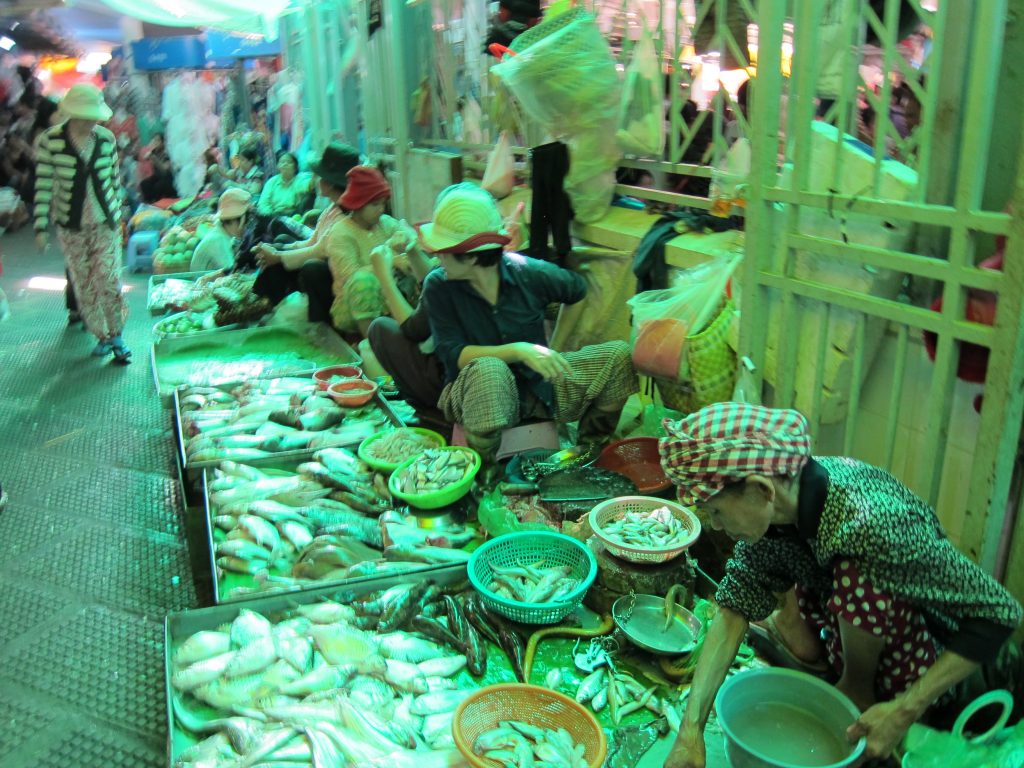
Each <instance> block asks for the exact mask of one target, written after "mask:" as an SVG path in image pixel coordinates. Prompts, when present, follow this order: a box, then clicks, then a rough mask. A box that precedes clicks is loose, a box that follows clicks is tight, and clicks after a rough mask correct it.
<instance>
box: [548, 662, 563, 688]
mask: <svg viewBox="0 0 1024 768" xmlns="http://www.w3.org/2000/svg"><path fill="white" fill-rule="evenodd" d="M544 685H546V686H547V687H548V688H550V689H551V690H553V691H557V690H558V689H559V688H561V687H562V670H560V669H558V668H557V667H555V668H554V669H550V670H548V673H547V675H545V676H544Z"/></svg>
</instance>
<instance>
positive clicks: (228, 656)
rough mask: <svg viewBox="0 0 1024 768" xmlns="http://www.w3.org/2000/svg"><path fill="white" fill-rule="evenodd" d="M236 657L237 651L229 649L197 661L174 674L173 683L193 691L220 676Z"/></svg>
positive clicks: (179, 687)
mask: <svg viewBox="0 0 1024 768" xmlns="http://www.w3.org/2000/svg"><path fill="white" fill-rule="evenodd" d="M234 658H235V651H228V652H227V653H221V654H218V655H217V656H213V657H212V658H209V659H204V660H203V661H197V662H196V663H195V664H191V665H189V666H188V667H186V668H185V669H180V670H178V671H177V672H175V673H174V674H172V675H171V685H173V686H174V687H175V688H177V689H178V690H180V691H191V690H193V689H194V688H197V687H199V686H201V685H204V684H205V683H209V682H211V681H213V680H216V679H217V678H218V677H220V676H221V675H222V674H223V673H224V670H226V669H227V668H228V664H230V663H231V660H232V659H234Z"/></svg>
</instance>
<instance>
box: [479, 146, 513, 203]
mask: <svg viewBox="0 0 1024 768" xmlns="http://www.w3.org/2000/svg"><path fill="white" fill-rule="evenodd" d="M515 185H516V159H515V155H513V154H512V142H511V141H510V140H509V138H508V132H507V131H502V132H501V135H500V136H498V143H497V144H495V145H494V149H492V150H491V153H490V154H489V155H488V156H487V166H486V167H485V168H484V178H483V181H482V182H481V183H480V186H482V187H483V188H484V189H486V190H487V191H488V192H490V193H491V194H492V195H494V197H495V198H497V199H498V200H500V199H501V198H503V197H508V196H509V194H511V192H512V189H513V187H515Z"/></svg>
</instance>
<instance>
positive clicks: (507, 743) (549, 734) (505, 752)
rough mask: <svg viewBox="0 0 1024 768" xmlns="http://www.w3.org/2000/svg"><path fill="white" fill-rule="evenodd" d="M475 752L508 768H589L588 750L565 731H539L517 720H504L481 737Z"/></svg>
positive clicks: (476, 744) (548, 729)
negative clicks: (586, 755) (586, 756)
mask: <svg viewBox="0 0 1024 768" xmlns="http://www.w3.org/2000/svg"><path fill="white" fill-rule="evenodd" d="M473 752H475V753H476V754H477V755H480V756H481V757H487V758H490V759H491V760H497V761H498V762H499V763H501V764H502V765H503V766H504V767H505V768H587V767H588V766H589V765H590V764H589V763H588V762H587V760H586V758H585V756H584V755H585V754H586V748H585V747H584V746H583V745H582V744H577V743H575V742H574V741H573V738H572V736H571V735H570V734H569V732H568V731H567V730H565V729H564V728H559V729H558V730H552V729H550V728H540V727H538V726H535V725H530V724H529V723H523V722H520V721H518V720H503V721H501V722H499V723H498V727H497V728H493V729H491V730H490V731H486V732H485V733H482V734H480V736H478V737H477V740H476V742H475V743H474V744H473Z"/></svg>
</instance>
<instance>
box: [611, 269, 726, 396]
mask: <svg viewBox="0 0 1024 768" xmlns="http://www.w3.org/2000/svg"><path fill="white" fill-rule="evenodd" d="M740 258H741V257H740V255H739V254H728V255H725V256H720V257H717V258H715V259H714V260H712V261H709V262H708V263H706V264H701V265H700V266H697V267H694V268H693V269H688V270H685V271H684V272H683V273H682V274H681V275H680V276H679V278H677V280H676V283H675V285H673V286H672V287H671V288H664V289H661V290H657V291H644V292H643V293H638V294H637V295H636V296H634V297H633V298H632V299H630V300H629V302H628V303H629V306H630V307H631V308H632V310H633V365H634V366H636V369H637V370H638V371H639V372H641V373H644V374H647V375H649V376H658V377H662V378H667V379H673V380H677V379H680V378H684V377H685V376H686V373H687V365H686V358H685V356H684V354H683V353H684V351H685V349H686V342H687V339H690V338H693V337H696V336H697V335H698V334H700V333H701V332H702V331H704V330H705V329H706V328H707V327H708V324H709V323H710V322H711V321H712V320H715V319H716V318H717V317H718V316H719V312H720V310H721V308H722V298H723V296H724V295H725V285H726V283H727V282H728V281H729V278H730V277H731V276H732V273H733V271H735V269H736V266H737V265H738V264H739V262H740Z"/></svg>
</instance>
